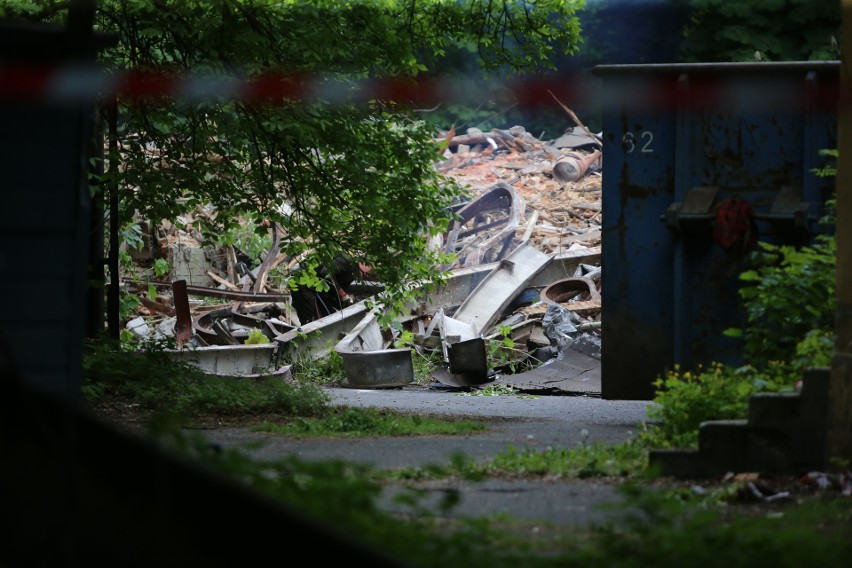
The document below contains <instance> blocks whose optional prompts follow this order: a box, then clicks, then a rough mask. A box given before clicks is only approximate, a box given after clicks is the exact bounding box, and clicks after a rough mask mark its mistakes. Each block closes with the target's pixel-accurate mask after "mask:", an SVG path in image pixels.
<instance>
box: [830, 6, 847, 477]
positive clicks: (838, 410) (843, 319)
mask: <svg viewBox="0 0 852 568" xmlns="http://www.w3.org/2000/svg"><path fill="white" fill-rule="evenodd" d="M840 35H841V43H840V98H839V102H838V113H839V114H838V123H839V124H838V136H837V150H838V153H839V156H840V159H838V160H837V179H836V186H835V187H836V191H835V194H836V198H837V219H838V221H839V222H838V223H837V224H836V227H837V228H836V231H837V280H836V283H837V315H836V318H835V332H836V336H837V341H836V343H835V345H834V357H833V358H832V361H831V378H830V381H829V394H828V397H829V398H828V424H827V428H826V464H828V463H829V462H828V460H829V459H831V458H832V457H835V456H837V457H842V458H846V459H850V458H852V225H850V223H847V222H842V221H841V220H843V219H845V220H849V219H852V160H850V156H852V112H850V111H852V108H850V103H852V101H850V96H852V63H850V58H852V0H842V2H841V34H840Z"/></svg>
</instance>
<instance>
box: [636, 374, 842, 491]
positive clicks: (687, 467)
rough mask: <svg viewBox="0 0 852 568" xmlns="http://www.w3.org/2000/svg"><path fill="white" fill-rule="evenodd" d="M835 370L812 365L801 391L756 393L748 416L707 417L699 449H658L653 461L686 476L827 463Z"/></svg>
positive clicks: (791, 469) (669, 471)
mask: <svg viewBox="0 0 852 568" xmlns="http://www.w3.org/2000/svg"><path fill="white" fill-rule="evenodd" d="M829 374H830V369H828V368H822V367H821V368H814V369H810V370H808V371H807V372H806V373H805V376H804V377H803V381H802V389H801V391H800V392H795V393H761V394H756V395H753V396H752V397H751V398H750V399H749V412H748V418H747V419H745V420H710V421H707V422H703V423H701V425H700V426H699V430H698V449H691V448H690V449H666V450H663V449H659V450H652V451H651V452H650V456H649V460H650V464H651V466H652V467H654V468H657V469H658V471H659V473H660V474H661V475H665V476H671V477H678V478H682V479H690V478H696V479H697V478H712V477H718V476H721V475H724V474H725V473H728V472H734V473H737V472H746V471H753V472H763V473H792V474H798V473H801V472H802V471H806V470H808V469H824V468H825V465H826V464H825V420H826V412H827V409H828V384H829Z"/></svg>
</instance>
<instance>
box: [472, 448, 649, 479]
mask: <svg viewBox="0 0 852 568" xmlns="http://www.w3.org/2000/svg"><path fill="white" fill-rule="evenodd" d="M483 467H484V468H485V469H486V470H487V471H488V472H489V473H491V474H493V473H495V472H498V471H499V472H501V473H508V474H510V475H537V476H542V475H547V476H557V477H596V476H611V475H617V476H622V477H630V476H633V475H636V474H638V473H641V472H644V471H645V469H646V468H647V467H648V450H647V448H646V447H645V446H644V445H643V444H642V443H640V442H638V441H636V440H631V441H628V442H624V443H621V444H603V443H601V442H593V443H591V444H587V443H585V442H581V443H580V444H579V445H578V446H577V447H575V448H547V449H546V450H542V451H538V450H532V449H525V450H522V451H518V450H516V449H515V448H514V447H511V446H510V447H508V448H507V449H506V451H504V452H502V453H500V454H499V455H497V456H495V457H494V458H493V459H492V460H490V461H489V462H488V463H487V464H484V465H483Z"/></svg>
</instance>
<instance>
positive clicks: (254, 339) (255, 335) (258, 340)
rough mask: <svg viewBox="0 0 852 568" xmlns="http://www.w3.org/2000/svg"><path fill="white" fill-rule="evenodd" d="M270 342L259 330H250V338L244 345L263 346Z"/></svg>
mask: <svg viewBox="0 0 852 568" xmlns="http://www.w3.org/2000/svg"><path fill="white" fill-rule="evenodd" d="M269 342H270V341H269V338H268V337H266V336H265V335H263V332H262V331H260V330H259V329H251V330H249V334H248V337H247V338H246V340H245V341H244V342H243V343H245V344H246V345H261V344H264V343H269Z"/></svg>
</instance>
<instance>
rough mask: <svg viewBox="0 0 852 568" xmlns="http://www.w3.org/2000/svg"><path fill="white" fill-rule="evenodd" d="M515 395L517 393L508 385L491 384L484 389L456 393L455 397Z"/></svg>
mask: <svg viewBox="0 0 852 568" xmlns="http://www.w3.org/2000/svg"><path fill="white" fill-rule="evenodd" d="M516 394H518V391H517V390H516V389H515V388H514V387H512V386H510V385H499V384H496V383H492V384H490V385H486V386H484V387H478V388H472V389H471V390H469V391H464V392H459V393H456V396H514V395H516Z"/></svg>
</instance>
